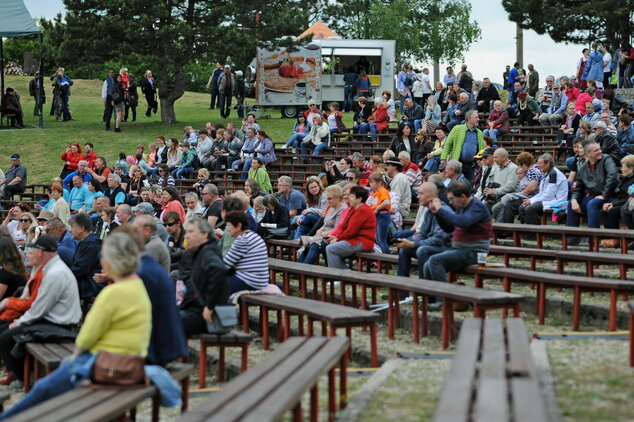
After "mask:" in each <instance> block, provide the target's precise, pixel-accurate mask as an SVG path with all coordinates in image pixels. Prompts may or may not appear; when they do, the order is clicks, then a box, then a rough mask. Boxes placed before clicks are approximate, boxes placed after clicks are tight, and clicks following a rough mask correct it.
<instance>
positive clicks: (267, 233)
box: [258, 194, 291, 238]
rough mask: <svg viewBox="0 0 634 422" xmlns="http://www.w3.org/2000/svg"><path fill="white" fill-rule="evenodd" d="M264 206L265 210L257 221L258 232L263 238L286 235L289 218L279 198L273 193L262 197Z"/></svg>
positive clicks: (289, 222) (289, 223)
mask: <svg viewBox="0 0 634 422" xmlns="http://www.w3.org/2000/svg"><path fill="white" fill-rule="evenodd" d="M264 207H265V208H266V212H265V213H264V217H263V218H262V220H261V221H260V222H259V223H258V234H259V235H260V236H262V237H263V238H267V237H272V236H274V237H286V236H288V228H289V226H290V225H291V219H290V217H289V215H288V210H287V209H286V207H285V206H284V205H280V202H279V200H278V199H277V197H276V196H275V195H273V194H269V195H266V196H265V197H264ZM284 233H286V236H284Z"/></svg>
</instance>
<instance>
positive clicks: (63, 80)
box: [53, 67, 73, 122]
mask: <svg viewBox="0 0 634 422" xmlns="http://www.w3.org/2000/svg"><path fill="white" fill-rule="evenodd" d="M64 71H65V69H64V68H63V67H60V68H59V69H58V70H57V73H56V74H55V75H53V76H54V77H56V79H57V84H58V90H59V99H60V106H61V112H62V116H63V119H62V121H64V122H68V121H71V120H73V116H72V114H71V112H70V87H71V86H72V85H73V80H72V79H71V78H69V77H68V75H66V74H65V73H64Z"/></svg>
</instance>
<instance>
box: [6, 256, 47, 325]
mask: <svg viewBox="0 0 634 422" xmlns="http://www.w3.org/2000/svg"><path fill="white" fill-rule="evenodd" d="M42 277H44V271H43V267H40V269H39V270H38V271H37V272H36V273H35V275H34V276H33V278H31V279H30V280H29V282H28V283H27V285H26V288H28V289H29V297H28V298H26V299H20V298H19V297H10V298H9V300H8V302H7V308H6V309H5V310H4V312H2V313H1V314H0V321H13V320H14V319H17V318H20V317H21V316H22V315H24V313H25V312H26V311H28V310H29V309H30V308H31V305H32V304H33V302H34V301H35V298H36V297H37V292H38V290H39V289H40V284H42Z"/></svg>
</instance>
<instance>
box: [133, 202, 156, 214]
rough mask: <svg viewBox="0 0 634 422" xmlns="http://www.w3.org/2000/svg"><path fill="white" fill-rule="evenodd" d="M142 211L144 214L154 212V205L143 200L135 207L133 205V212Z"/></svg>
mask: <svg viewBox="0 0 634 422" xmlns="http://www.w3.org/2000/svg"><path fill="white" fill-rule="evenodd" d="M137 211H141V212H142V213H143V214H152V213H153V212H154V207H153V206H152V204H150V203H149V202H141V203H140V204H138V205H137V206H135V207H132V212H137Z"/></svg>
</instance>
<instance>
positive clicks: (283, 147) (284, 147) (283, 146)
mask: <svg viewBox="0 0 634 422" xmlns="http://www.w3.org/2000/svg"><path fill="white" fill-rule="evenodd" d="M286 148H288V145H282V146H281V147H280V149H286Z"/></svg>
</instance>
